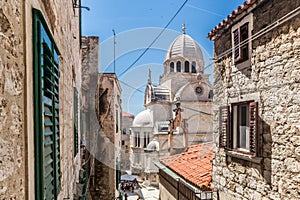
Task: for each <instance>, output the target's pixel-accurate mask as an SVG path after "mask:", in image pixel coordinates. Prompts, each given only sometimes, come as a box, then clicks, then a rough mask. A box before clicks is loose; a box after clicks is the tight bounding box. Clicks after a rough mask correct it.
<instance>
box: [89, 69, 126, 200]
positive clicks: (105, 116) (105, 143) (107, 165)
mask: <svg viewBox="0 0 300 200" xmlns="http://www.w3.org/2000/svg"><path fill="white" fill-rule="evenodd" d="M120 97H121V87H120V84H119V81H118V79H117V76H116V74H114V73H100V74H98V84H97V93H96V110H97V117H98V120H99V123H100V125H101V129H100V133H99V137H98V138H97V143H98V144H99V145H98V148H97V154H96V160H95V180H94V181H95V183H94V191H95V197H98V198H99V196H100V197H101V199H103V200H110V199H115V198H116V197H118V196H119V194H118V191H117V189H118V182H119V179H120V162H121V134H122V133H121V119H122V107H121V99H120ZM96 199H97V198H96Z"/></svg>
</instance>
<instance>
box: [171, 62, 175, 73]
mask: <svg viewBox="0 0 300 200" xmlns="http://www.w3.org/2000/svg"><path fill="white" fill-rule="evenodd" d="M170 72H174V63H173V62H171V63H170Z"/></svg>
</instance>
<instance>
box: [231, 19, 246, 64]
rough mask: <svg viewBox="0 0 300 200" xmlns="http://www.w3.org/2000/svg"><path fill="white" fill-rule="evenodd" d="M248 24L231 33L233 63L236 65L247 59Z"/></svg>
mask: <svg viewBox="0 0 300 200" xmlns="http://www.w3.org/2000/svg"><path fill="white" fill-rule="evenodd" d="M248 24H249V23H246V24H244V25H242V26H241V27H239V28H237V29H235V30H234V31H233V45H234V61H235V62H236V63H238V62H243V61H246V60H248V59H249V44H248V41H247V39H248V37H249V34H248Z"/></svg>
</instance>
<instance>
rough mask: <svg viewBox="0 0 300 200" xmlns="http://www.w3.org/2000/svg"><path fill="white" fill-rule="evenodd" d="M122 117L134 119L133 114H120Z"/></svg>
mask: <svg viewBox="0 0 300 200" xmlns="http://www.w3.org/2000/svg"><path fill="white" fill-rule="evenodd" d="M122 117H132V118H134V115H133V114H130V113H127V112H122Z"/></svg>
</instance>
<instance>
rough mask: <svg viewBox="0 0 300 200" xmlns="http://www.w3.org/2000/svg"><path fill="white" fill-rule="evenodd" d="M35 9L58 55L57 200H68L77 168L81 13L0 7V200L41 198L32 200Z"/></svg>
mask: <svg viewBox="0 0 300 200" xmlns="http://www.w3.org/2000/svg"><path fill="white" fill-rule="evenodd" d="M33 8H34V9H37V10H39V11H40V12H41V14H42V16H43V18H44V19H45V23H46V24H47V26H48V28H49V31H50V32H51V35H52V36H53V39H54V42H55V43H56V45H57V47H58V49H59V51H60V56H59V62H60V64H59V66H60V71H59V73H60V78H59V90H60V91H59V102H60V109H59V117H60V123H59V129H60V133H59V136H60V157H59V158H60V173H61V177H60V187H61V189H60V192H59V194H58V199H64V198H70V199H72V198H73V193H74V192H75V191H74V190H75V188H74V185H75V182H77V181H78V179H79V168H80V159H79V158H80V154H77V155H76V157H74V135H73V134H74V113H73V107H74V99H73V90H74V87H76V88H77V89H78V90H79V88H80V85H81V74H80V45H79V44H80V38H79V12H78V11H79V10H78V9H74V8H73V3H72V1H68V2H61V1H44V0H40V1H33V0H26V1H20V0H16V1H12V0H8V1H1V2H0V21H1V25H0V46H1V48H0V120H1V123H0V132H1V136H0V144H1V145H0V160H1V163H0V199H39V198H38V197H36V196H35V190H36V189H35V187H36V185H35V179H36V177H35V174H36V172H35V156H36V153H37V151H35V145H34V135H35V131H34V126H35V124H36V122H35V121H34V109H35V107H34V100H35V99H34V98H33V95H34V88H35V87H36V85H34V84H33V82H34V77H33V73H34V72H33V35H34V33H33V28H32V27H33V20H32V19H33V12H32V9H33ZM79 135H80V134H79ZM78 140H79V138H78ZM78 147H79V146H78Z"/></svg>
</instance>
